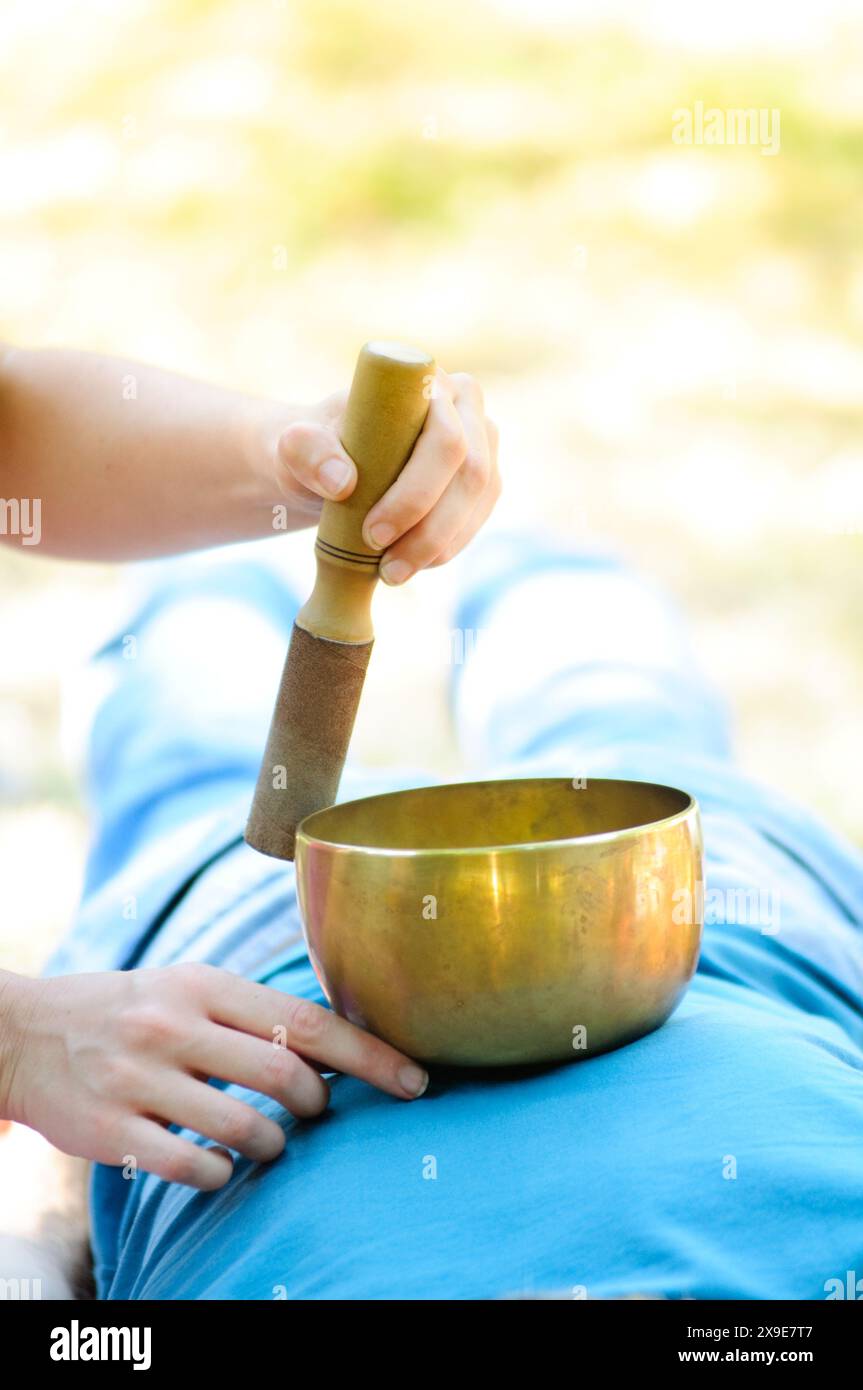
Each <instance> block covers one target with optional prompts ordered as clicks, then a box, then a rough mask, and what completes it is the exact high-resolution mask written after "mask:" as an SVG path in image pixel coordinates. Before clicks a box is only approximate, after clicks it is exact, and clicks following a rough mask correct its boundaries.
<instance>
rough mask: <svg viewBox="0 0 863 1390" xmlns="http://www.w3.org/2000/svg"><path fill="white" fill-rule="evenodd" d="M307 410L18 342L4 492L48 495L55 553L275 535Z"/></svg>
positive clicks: (2, 416) (6, 395) (1, 377)
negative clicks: (278, 474) (283, 468)
mask: <svg viewBox="0 0 863 1390" xmlns="http://www.w3.org/2000/svg"><path fill="white" fill-rule="evenodd" d="M299 417H300V412H299V411H298V410H297V409H296V408H292V407H291V406H287V405H281V404H279V403H277V402H273V401H268V400H261V399H258V398H255V397H252V396H244V395H242V394H240V393H238V392H233V391H227V390H221V389H220V388H218V387H214V386H209V385H205V384H204V383H201V382H197V381H192V380H190V379H188V378H186V377H182V376H177V375H175V374H174V373H172V372H166V371H162V370H160V369H159V368H156V367H150V366H146V365H143V364H141V363H137V362H129V361H125V360H123V359H120V358H114V357H102V356H98V355H96V354H92V353H84V352H74V351H63V350H50V349H49V350H44V351H26V350H23V349H8V350H7V351H5V352H4V353H0V497H2V498H3V499H10V498H17V499H24V498H27V499H31V501H32V500H33V499H39V500H40V504H41V505H40V527H41V537H40V541H39V546H40V549H41V550H43V551H44V552H46V553H49V554H54V555H65V556H72V557H79V558H84V557H86V558H88V559H103V560H116V559H124V558H141V557H144V556H147V555H159V554H170V553H172V552H176V551H181V550H188V549H195V548H199V547H201V546H208V545H217V544H220V543H223V542H228V541H238V540H246V539H251V538H253V537H256V536H265V535H271V534H272V530H273V507H274V506H275V505H277V504H280V503H284V501H285V499H284V497H283V496H282V495H281V494H280V493H279V491H278V489H277V487H276V485H275V482H274V470H273V462H272V459H273V453H274V451H275V447H276V441H277V439H278V436H279V434H280V432H281V431H282V430H283V429H284V428H285V427H286V426H287V425H289V424H291V423H292V421H294V420H296V419H298V418H299ZM308 519H309V518H308V516H305V517H303V516H302V515H299V516H290V515H289V516H288V517H287V525H288V526H293V525H303V524H307V522H308ZM8 529H9V527H8V526H4V527H2V528H0V531H8ZM0 539H8V540H14V539H15V537H10V536H8V535H2V534H0Z"/></svg>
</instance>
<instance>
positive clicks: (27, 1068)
mask: <svg viewBox="0 0 863 1390" xmlns="http://www.w3.org/2000/svg"><path fill="white" fill-rule="evenodd" d="M5 982H6V986H5V989H4V991H3V995H2V998H3V1005H2V1014H1V1015H0V1021H2V1024H3V1030H2V1032H3V1037H2V1042H3V1047H2V1052H3V1054H4V1057H3V1063H4V1066H3V1074H2V1076H0V1083H2V1084H0V1115H3V1116H5V1117H6V1118H8V1119H12V1120H18V1121H20V1122H22V1123H24V1124H27V1125H30V1126H32V1128H34V1129H36V1130H38V1131H39V1132H40V1133H41V1134H43V1135H44V1136H45V1137H46V1138H47V1139H49V1140H50V1141H51V1143H52V1144H54V1145H55V1146H56V1147H57V1148H59V1149H62V1150H63V1151H64V1152H66V1153H71V1154H76V1155H78V1156H80V1157H82V1158H89V1159H94V1160H96V1161H97V1162H99V1163H106V1164H115V1165H129V1164H130V1163H131V1162H134V1165H135V1166H136V1167H138V1168H142V1169H145V1170H147V1171H148V1172H152V1173H157V1174H158V1175H159V1176H160V1177H162V1178H165V1179H167V1180H168V1181H169V1182H180V1183H187V1184H188V1185H189V1186H191V1187H198V1188H203V1189H211V1188H216V1187H221V1186H222V1184H223V1183H225V1182H227V1180H228V1178H229V1177H230V1176H231V1170H232V1164H231V1158H230V1155H229V1154H228V1153H226V1152H225V1149H236V1150H238V1151H239V1152H240V1153H242V1154H245V1156H246V1157H247V1158H251V1159H253V1160H256V1161H258V1162H267V1161H268V1160H270V1159H273V1158H276V1157H278V1155H279V1154H280V1153H281V1152H282V1149H283V1148H284V1146H285V1134H284V1131H283V1129H282V1127H281V1126H280V1125H278V1124H276V1123H275V1121H274V1120H272V1119H269V1118H268V1117H267V1116H265V1115H262V1114H261V1113H260V1112H259V1111H258V1110H256V1109H254V1108H253V1107H252V1106H251V1105H247V1104H244V1103H243V1102H242V1101H240V1100H237V1099H236V1098H235V1097H233V1096H230V1095H227V1094H226V1093H225V1092H224V1091H223V1090H221V1089H219V1088H218V1087H215V1086H210V1085H207V1080H208V1078H211V1077H212V1078H216V1079H218V1080H220V1081H228V1082H234V1083H236V1084H238V1085H240V1086H245V1087H248V1088H249V1089H250V1090H253V1091H258V1092H260V1093H261V1094H263V1095H267V1096H271V1097H272V1098H273V1100H276V1101H278V1102H279V1104H280V1105H282V1106H284V1108H285V1109H286V1110H288V1111H290V1113H291V1114H292V1115H295V1116H297V1117H298V1118H303V1119H305V1118H307V1117H310V1116H313V1115H318V1114H320V1113H321V1111H322V1110H324V1109H325V1107H326V1105H327V1101H328V1099H329V1089H328V1087H327V1084H326V1082H325V1081H324V1079H323V1078H322V1076H321V1075H320V1072H319V1068H320V1069H322V1070H324V1071H340V1072H347V1073H350V1074H351V1075H352V1076H357V1077H360V1078H361V1079H362V1080H364V1081H368V1082H369V1083H370V1084H371V1085H372V1086H377V1087H378V1088H379V1089H380V1090H382V1091H386V1092H388V1093H389V1094H390V1095H392V1096H396V1097H398V1098H399V1099H402V1100H413V1099H415V1098H416V1097H417V1096H418V1095H421V1094H422V1092H423V1090H424V1089H425V1086H426V1084H427V1081H428V1078H427V1076H426V1074H425V1072H423V1071H422V1069H421V1068H420V1067H418V1066H417V1065H416V1064H415V1063H413V1062H411V1061H410V1060H409V1058H407V1057H405V1056H403V1055H402V1054H401V1053H400V1052H397V1051H396V1050H395V1048H392V1047H390V1046H389V1045H388V1044H387V1043H385V1042H382V1041H381V1040H380V1039H379V1038H375V1037H372V1035H371V1034H370V1033H365V1032H363V1031H362V1030H361V1029H359V1028H355V1027H354V1026H353V1025H352V1024H350V1023H347V1022H346V1021H345V1020H344V1019H342V1018H339V1017H338V1016H337V1015H336V1014H334V1013H332V1012H331V1011H330V1010H329V1009H324V1008H321V1007H320V1006H319V1005H317V1004H313V1003H310V1002H309V1001H307V1000H303V999H295V998H293V997H291V996H290V995H285V994H282V993H280V991H278V990H275V989H270V988H269V987H268V986H266V985H260V984H253V983H251V982H250V981H248V980H245V979H242V978H241V977H240V976H237V975H232V974H229V973H228V972H227V971H225V970H219V969H216V968H215V967H214V966H210V965H174V966H169V967H167V968H164V969H153V970H134V971H128V972H120V971H117V972H111V973H106V974H94V975H70V976H64V977H58V978H55V979H47V980H21V979H19V978H18V977H11V976H7V977H5ZM168 1125H179V1126H181V1127H182V1128H185V1129H189V1130H192V1131H194V1132H195V1133H196V1134H200V1135H203V1136H204V1137H206V1138H207V1139H212V1140H214V1141H215V1143H216V1144H219V1145H223V1146H224V1148H222V1149H219V1148H204V1147H201V1146H199V1145H197V1144H192V1143H190V1142H189V1141H188V1140H186V1139H181V1138H180V1137H179V1136H178V1135H176V1134H171V1133H169V1131H168V1129H167V1128H166V1126H168Z"/></svg>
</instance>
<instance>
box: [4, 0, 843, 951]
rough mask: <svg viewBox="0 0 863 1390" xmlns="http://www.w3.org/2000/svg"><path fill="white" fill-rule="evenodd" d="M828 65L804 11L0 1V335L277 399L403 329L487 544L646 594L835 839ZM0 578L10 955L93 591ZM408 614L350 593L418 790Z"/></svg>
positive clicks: (836, 391)
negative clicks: (458, 436) (468, 414)
mask: <svg viewBox="0 0 863 1390" xmlns="http://www.w3.org/2000/svg"><path fill="white" fill-rule="evenodd" d="M855 10H856V13H855ZM861 64H863V14H861V13H860V11H859V6H855V5H853V4H850V3H835V2H834V0H817V3H801V4H796V5H793V6H787V5H785V4H778V3H777V4H766V3H760V4H758V5H753V4H752V3H751V0H748V2H747V3H739V2H738V0H726V3H724V4H723V5H721V6H710V7H706V6H693V5H692V4H691V3H683V0H681V2H680V3H678V2H677V0H673V2H671V3H663V0H654V3H636V0H632V3H624V2H623V0H603V3H601V4H600V3H570V4H553V3H548V0H530V3H527V0H523V2H522V0H518V2H517V0H507V2H506V3H504V0H457V3H456V2H455V0H436V3H435V4H434V5H418V4H407V3H404V0H365V2H363V0H332V2H331V3H326V4H324V3H320V0H171V3H168V0H75V3H71V0H70V2H69V3H66V0H6V3H4V5H3V6H2V8H0V94H2V95H0V238H2V254H0V337H2V338H6V339H7V340H9V341H12V342H16V343H22V344H26V345H33V346H36V345H41V344H65V345H75V346H80V347H85V348H92V349H99V350H103V351H116V352H120V353H124V354H128V355H132V356H139V357H142V358H144V359H148V360H151V361H154V362H157V363H160V364H162V365H165V366H169V367H174V368H177V369H181V370H183V371H185V372H189V373H192V374H197V375H201V376H205V377H208V378H211V379H213V380H216V381H220V382H223V383H225V384H228V385H234V386H238V387H242V388H244V389H250V390H253V391H256V392H260V393H271V394H273V395H275V396H281V397H283V398H285V399H295V400H296V399H299V400H314V399H317V398H318V397H319V396H321V395H323V394H325V393H327V392H329V391H331V390H333V389H335V388H336V387H338V386H341V385H345V384H347V381H348V379H349V375H350V371H351V369H352V365H353V359H354V355H355V352H356V349H357V347H358V346H359V344H360V343H361V342H362V341H363V340H364V339H365V338H367V337H370V336H402V337H405V338H407V339H408V340H415V341H418V342H420V343H422V344H423V345H426V346H428V347H429V348H431V349H432V350H433V351H434V352H435V353H436V354H437V356H438V358H439V360H440V361H441V362H442V363H443V364H444V365H446V366H448V367H449V368H450V369H453V370H456V369H460V370H467V371H470V372H472V373H473V374H475V375H477V376H478V377H479V378H480V379H481V380H482V382H483V383H484V385H485V388H486V393H487V399H488V403H489V409H490V411H491V412H492V413H493V415H494V416H495V417H496V418H497V420H498V421H499V424H500V427H501V434H502V464H503V469H504V474H505V479H506V493H505V497H504V500H503V502H502V503H501V506H500V510H499V515H498V520H499V522H500V524H504V525H505V524H508V523H512V522H516V523H518V524H523V523H524V522H530V521H535V522H537V523H540V524H544V525H547V526H549V527H554V528H555V529H557V530H561V529H562V530H565V531H567V532H568V533H569V534H571V535H588V536H591V537H601V536H605V537H608V538H609V539H611V540H612V541H614V542H615V543H616V544H617V545H618V546H620V547H622V548H623V549H625V550H627V551H628V552H629V553H630V554H631V555H632V556H633V558H634V559H635V560H636V562H637V563H639V564H641V565H642V566H643V567H644V568H646V569H648V570H651V571H653V572H654V573H656V574H658V575H659V577H660V578H661V579H662V580H663V581H664V583H665V584H666V585H668V586H669V587H670V588H671V589H672V590H674V591H675V592H676V594H677V595H678V597H679V598H680V600H681V602H682V603H683V604H684V605H685V606H686V608H687V609H688V611H689V613H690V615H691V617H692V618H693V620H694V621H695V623H696V625H697V632H698V645H699V650H700V653H701V655H702V659H703V660H704V662H705V663H706V664H707V665H708V666H709V667H710V669H711V670H712V671H713V673H714V676H715V679H716V681H717V682H718V683H719V684H720V685H721V687H722V688H723V689H724V691H725V692H726V693H727V695H728V698H729V699H730V700H731V702H732V704H733V707H734V709H735V712H736V716H737V725H738V734H739V745H740V750H741V757H742V759H743V761H744V762H745V764H746V765H747V766H748V768H749V769H750V770H751V771H752V772H754V773H755V774H757V775H759V776H762V777H764V778H767V779H769V780H771V781H772V782H774V783H775V784H777V785H779V786H780V787H783V788H785V789H786V790H787V791H789V792H790V793H792V794H793V795H795V796H797V797H799V798H802V799H804V800H805V801H807V802H808V803H810V804H811V805H812V806H813V807H814V808H815V809H817V810H818V811H820V812H821V813H824V814H826V815H827V816H828V817H830V818H831V819H832V820H833V821H834V822H836V823H838V824H839V825H840V826H842V827H844V829H845V830H846V831H847V833H848V834H849V835H850V836H852V837H853V838H856V840H857V841H858V842H863V785H861V778H860V772H861V767H863V741H861V721H860V691H861V685H863V644H861V637H860V634H861V618H860V615H861V608H863V603H861V600H863V563H861V560H863V504H861V477H863V462H861V460H863V435H861V430H863V248H861V230H860V229H861V225H863V223H861V217H863V181H861V156H863V84H861V82H860V72H861ZM698 101H701V102H703V103H704V104H705V106H708V107H710V106H713V107H719V108H721V109H723V110H727V109H729V108H768V109H771V110H772V109H774V108H775V109H778V111H779V112H780V119H781V148H780V150H779V152H778V153H777V154H776V155H774V156H767V155H764V154H762V153H761V151H760V149H759V148H757V147H756V148H752V147H748V146H732V147H718V146H710V147H708V146H702V147H698V146H685V145H679V144H675V143H674V142H673V140H672V127H673V118H674V112H675V111H676V110H678V109H680V108H682V107H690V108H691V107H693V106H694V104H695V103H696V102H698ZM0 491H2V489H0ZM285 545H286V546H294V547H300V549H301V550H302V555H303V556H304V555H306V554H307V553H308V551H309V549H310V547H311V538H310V537H305V538H299V539H297V538H294V539H291V540H286V541H285ZM297 553H298V556H299V555H300V550H298V552H297ZM298 563H302V557H300V559H298ZM0 585H2V595H3V602H2V611H0V652H2V663H0V666H2V670H0V797H2V807H0V894H2V914H0V958H2V960H3V962H4V963H5V964H6V965H8V966H11V967H12V968H18V969H23V970H35V969H37V968H38V967H39V965H40V963H41V961H42V959H43V957H44V955H45V952H46V950H47V948H48V947H49V945H50V944H51V942H52V941H53V940H54V939H56V937H57V935H58V934H59V933H60V932H61V931H62V929H63V926H64V925H65V923H66V922H67V920H68V918H69V916H70V914H71V912H72V910H73V908H74V903H75V900H76V896H77V893H78V888H79V882H80V873H81V865H82V860H83V855H84V852H85V847H86V820H85V815H84V811H83V808H82V805H81V798H80V792H79V785H78V780H77V763H78V760H79V755H80V731H79V728H78V725H77V723H76V719H75V717H74V706H75V699H74V697H73V696H71V695H70V690H74V687H75V678H76V672H77V670H78V669H79V668H80V665H81V663H82V662H83V661H84V659H85V657H86V654H87V652H88V651H89V650H90V649H91V648H92V647H94V646H95V645H96V643H98V641H99V640H100V639H101V638H102V637H104V636H105V635H106V633H107V631H108V628H109V625H110V623H111V621H112V618H113V617H114V616H115V615H116V614H117V613H118V612H119V611H120V610H121V607H122V588H123V578H122V575H121V574H120V572H119V571H117V570H113V569H110V568H106V567H92V568H91V567H87V566H85V565H73V564H67V563H59V562H54V561H50V560H47V559H44V558H41V557H38V556H37V557H35V558H34V554H33V552H32V551H29V552H27V553H26V554H20V553H17V552H15V551H12V550H9V549H8V548H7V549H3V550H0ZM446 593H447V590H446V576H445V575H444V574H443V572H439V573H438V574H435V575H430V576H423V577H421V578H420V579H419V580H417V581H414V583H413V584H411V585H409V586H408V588H407V589H406V590H405V591H404V592H398V593H392V594H388V595H387V596H386V597H385V598H383V596H380V598H379V603H378V629H379V646H378V653H377V654H376V660H375V663H373V676H372V678H371V679H372V682H373V684H372V686H371V689H370V693H369V694H368V695H367V698H366V702H365V707H364V710H363V712H362V716H361V723H360V727H359V731H358V742H359V748H360V751H361V752H362V753H363V755H364V756H365V757H367V758H370V759H372V760H375V761H378V762H385V761H388V760H398V759H400V758H402V757H404V756H406V757H408V758H410V760H411V761H412V762H414V763H416V762H417V761H427V762H432V761H433V762H436V763H437V764H438V766H439V767H441V768H443V769H444V770H445V771H450V770H452V771H454V772H457V763H456V761H455V757H454V753H453V749H452V746H451V742H450V736H449V730H448V727H447V723H446V716H445V706H444V702H443V699H442V691H443V687H444V682H445V678H446V671H445V669H443V664H442V663H441V661H440V659H439V654H440V651H441V646H440V644H439V643H437V642H435V641H433V640H431V634H433V633H434V632H435V631H438V632H440V631H443V632H444V633H445V625H446V616H445V609H444V599H445V597H446ZM381 599H383V601H381ZM422 624H425V625H426V626H425V627H422V626H421V625H422ZM417 630H422V631H428V632H429V634H430V640H429V643H428V647H427V649H426V648H423V647H422V644H420V649H419V650H418V648H417V644H416V643H414V644H413V646H412V648H411V650H412V653H413V654H414V657H415V659H412V661H411V662H410V663H405V662H403V661H401V660H400V656H399V653H400V646H399V643H400V638H404V637H405V635H406V634H408V633H415V632H416V631H417ZM426 650H427V653H428V655H427V656H424V655H423V652H424V651H426ZM70 706H71V707H72V715H71V716H70V715H69V713H68V712H69V709H70Z"/></svg>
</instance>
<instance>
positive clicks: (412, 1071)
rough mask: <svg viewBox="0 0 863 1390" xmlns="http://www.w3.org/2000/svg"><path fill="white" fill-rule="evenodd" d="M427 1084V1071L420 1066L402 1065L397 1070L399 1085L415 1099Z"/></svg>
mask: <svg viewBox="0 0 863 1390" xmlns="http://www.w3.org/2000/svg"><path fill="white" fill-rule="evenodd" d="M428 1084H429V1078H428V1072H426V1071H423V1069H422V1067H402V1069H401V1071H400V1072H399V1085H400V1086H401V1088H402V1090H403V1091H406V1092H407V1094H408V1095H409V1096H413V1098H414V1100H416V1099H417V1098H418V1097H419V1096H421V1095H422V1094H423V1092H424V1091H425V1089H426V1087H427V1086H428Z"/></svg>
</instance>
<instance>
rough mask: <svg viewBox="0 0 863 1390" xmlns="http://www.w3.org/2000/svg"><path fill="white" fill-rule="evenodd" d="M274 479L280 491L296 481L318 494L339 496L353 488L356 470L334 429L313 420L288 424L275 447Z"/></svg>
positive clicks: (291, 488) (294, 485)
mask: <svg viewBox="0 0 863 1390" xmlns="http://www.w3.org/2000/svg"><path fill="white" fill-rule="evenodd" d="M276 474H277V482H278V484H279V486H280V487H281V489H282V491H283V492H286V493H292V492H294V493H295V492H296V490H297V483H299V484H300V486H301V487H304V488H308V490H309V492H314V493H315V494H316V495H317V496H318V497H324V498H329V499H341V498H343V497H348V496H350V494H351V493H352V492H353V490H354V488H355V487H356V482H357V470H356V468H355V467H354V464H353V462H352V461H351V459H350V458H349V457H348V455H347V454H346V453H345V451H344V449H343V448H342V445H341V443H340V442H339V437H338V435H337V434H336V432H335V430H334V429H331V428H330V427H329V426H328V425H318V424H316V423H314V422H313V421H298V422H297V423H296V424H293V425H288V427H287V429H286V430H283V432H282V434H281V435H280V437H279V443H278V447H277V450H276Z"/></svg>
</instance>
